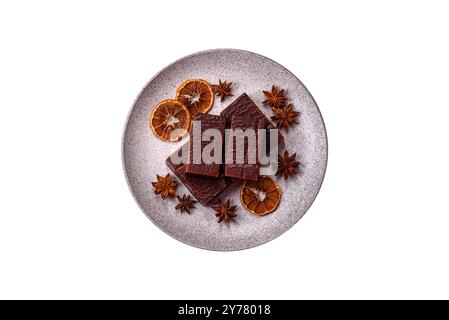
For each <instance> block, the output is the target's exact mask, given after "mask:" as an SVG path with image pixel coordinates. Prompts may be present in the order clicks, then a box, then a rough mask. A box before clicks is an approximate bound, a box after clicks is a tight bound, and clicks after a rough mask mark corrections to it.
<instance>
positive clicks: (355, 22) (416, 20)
mask: <svg viewBox="0 0 449 320" xmlns="http://www.w3.org/2000/svg"><path fill="white" fill-rule="evenodd" d="M445 4H446V2H445V1H403V2H401V1H372V2H367V1H366V2H363V3H362V1H327V2H324V1H310V2H308V3H303V2H299V1H281V0H276V1H273V0H272V1H260V0H259V1H233V0H226V1H194V0H192V1H157V2H156V1H142V2H137V1H121V2H119V1H76V2H70V3H69V2H62V1H38V2H37V1H1V2H0V58H1V59H0V142H1V144H0V146H1V158H0V163H1V166H0V298H158V299H165V298H181V299H184V298H186V299H187V298H189V299H196V298H209V299H212V298H224V299H229V298H234V299H240V298H247V299H259V298H274V299H277V298H296V299H299V298H344V299H346V298H449V273H448V270H449V255H448V245H449V205H448V187H447V182H448V180H449V169H448V165H449V151H448V143H447V138H448V136H449V130H448V127H449V97H448V88H449V81H448V75H449V62H448V61H449V42H448V38H449V37H448V30H449V19H448V12H449V11H448V7H447V5H445ZM220 47H225V48H227V47H228V48H240V49H247V50H250V51H254V52H257V53H261V54H263V55H266V56H268V57H270V58H272V59H274V60H276V61H278V62H279V63H281V64H282V65H284V66H285V67H287V68H288V69H290V70H291V71H292V72H293V73H295V74H296V75H297V76H298V77H299V78H300V79H301V80H302V81H303V83H304V84H305V85H306V86H307V87H308V89H309V90H310V91H311V93H312V94H313V95H314V97H315V98H316V100H317V102H318V105H319V106H320V108H321V111H322V113H323V116H324V120H325V122H326V126H327V130H328V136H329V165H328V171H327V175H326V178H325V181H324V184H323V187H322V189H321V192H320V194H319V196H318V198H317V200H316V202H315V203H314V204H313V206H312V207H311V209H310V210H309V212H308V213H307V214H306V215H305V216H304V218H303V219H302V220H301V221H300V222H299V223H298V224H297V225H295V226H294V227H293V228H292V229H291V230H290V231H288V232H287V233H286V234H284V235H283V236H281V237H280V238H278V239H276V240H274V241H272V242H270V243H268V244H265V245H263V246H260V247H258V248H255V249H251V250H246V251H241V252H230V253H229V252H228V253H223V252H208V251H204V250H199V249H196V248H193V247H189V246H187V245H184V244H182V243H179V242H177V241H176V240H173V239H172V238H170V237H169V236H168V235H166V234H164V233H163V232H162V231H160V230H159V229H158V228H157V227H155V226H154V225H153V224H152V223H151V222H150V221H149V220H148V219H147V218H146V217H145V216H144V214H143V213H141V212H140V210H139V208H138V206H137V204H136V203H135V202H134V200H133V198H132V196H131V194H130V192H129V190H128V187H127V185H126V182H125V179H124V175H123V170H122V164H121V135H122V129H123V125H124V122H125V119H126V116H127V113H128V111H129V108H130V107H131V104H132V102H133V100H134V99H135V97H136V96H137V94H138V93H139V91H140V89H141V88H142V87H143V86H144V85H145V83H146V82H147V81H148V80H149V79H150V78H151V77H152V76H153V75H154V74H155V73H156V72H158V71H159V70H160V69H161V68H163V67H164V66H166V65H167V64H169V63H171V62H172V61H173V60H176V59H178V58H180V57H182V56H184V55H187V54H190V53H193V52H196V51H200V50H204V49H211V48H220Z"/></svg>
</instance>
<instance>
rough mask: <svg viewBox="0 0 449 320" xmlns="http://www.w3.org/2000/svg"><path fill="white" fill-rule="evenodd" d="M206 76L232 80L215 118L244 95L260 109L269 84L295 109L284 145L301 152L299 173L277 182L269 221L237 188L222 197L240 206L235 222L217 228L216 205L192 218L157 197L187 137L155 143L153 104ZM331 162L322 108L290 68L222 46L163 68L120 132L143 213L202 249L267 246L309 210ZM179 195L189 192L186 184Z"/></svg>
mask: <svg viewBox="0 0 449 320" xmlns="http://www.w3.org/2000/svg"><path fill="white" fill-rule="evenodd" d="M190 78H202V79H205V80H207V81H209V82H211V83H216V82H217V81H218V79H219V78H220V79H222V80H227V81H233V82H234V87H233V94H234V97H231V98H228V99H226V100H225V101H224V102H223V103H221V102H220V100H219V99H215V103H214V106H213V107H212V109H211V111H210V113H212V114H219V113H220V112H221V111H222V110H223V109H224V108H225V107H226V106H228V105H229V104H230V103H231V102H232V101H233V100H234V98H236V97H238V96H239V95H240V94H241V93H243V92H246V93H247V94H248V95H249V96H250V97H251V98H252V99H253V100H254V102H255V103H256V104H257V105H258V106H259V107H260V109H261V110H262V111H263V112H265V113H266V114H267V116H270V110H269V109H268V108H265V107H263V106H262V101H263V99H264V96H263V94H262V90H269V89H270V88H271V85H272V84H276V85H278V86H280V87H281V88H285V89H286V91H287V96H288V98H289V100H290V102H292V103H293V104H294V105H295V107H296V108H297V109H298V111H300V112H301V115H300V117H299V121H300V125H297V126H295V127H293V128H292V129H291V130H290V131H289V132H288V134H285V136H286V148H287V150H289V151H290V152H291V153H294V152H296V153H297V154H298V158H299V161H300V162H301V173H300V174H299V175H297V176H296V177H294V178H292V179H289V180H288V181H287V182H285V181H283V180H278V182H279V185H280V186H281V188H282V191H283V194H282V199H281V203H280V205H279V207H278V209H277V210H276V211H275V212H273V213H272V214H269V215H267V216H264V217H257V216H254V215H252V214H251V213H249V212H247V211H246V210H245V209H244V208H243V207H242V206H241V205H240V199H239V189H240V187H239V186H238V185H237V186H234V187H231V188H230V189H229V190H227V191H226V192H225V193H224V194H223V196H222V198H223V199H224V198H228V197H229V198H231V199H232V202H233V203H234V204H237V205H239V207H238V211H237V212H236V213H237V214H238V217H237V218H236V220H235V223H231V224H224V223H220V224H218V223H217V222H216V218H215V216H214V213H213V210H212V209H211V208H205V207H202V206H201V205H200V204H197V205H196V207H197V208H196V209H195V210H194V211H193V213H192V214H190V215H189V214H185V213H184V214H180V213H179V211H176V210H175V209H174V207H175V205H176V200H175V199H171V200H165V201H164V200H162V199H161V198H159V197H158V196H156V195H155V194H154V193H153V187H152V185H151V181H154V180H155V177H156V174H166V173H169V172H170V173H171V171H170V169H169V168H168V167H167V166H166V164H165V159H166V158H167V156H168V155H170V154H171V153H172V152H173V151H175V150H176V149H177V148H179V146H181V145H182V144H184V142H185V141H186V140H183V141H181V142H178V143H168V142H163V141H161V140H159V139H157V138H156V137H155V136H154V135H153V133H152V132H151V130H150V129H149V126H148V116H149V113H150V110H151V109H152V108H153V106H154V105H155V104H156V103H157V102H158V101H160V100H162V99H167V98H174V96H175V90H176V88H177V86H178V85H179V84H180V83H182V82H183V81H184V80H185V79H190ZM326 164H327V138H326V130H325V127H324V123H323V119H322V117H321V114H320V111H319V109H318V107H317V105H316V103H315V101H314V99H313V98H312V96H311V95H310V93H309V92H308V91H307V89H306V88H305V86H304V85H303V84H302V83H301V81H299V80H298V78H296V77H295V75H293V74H292V73H291V72H290V71H288V70H287V69H285V68H284V67H282V66H281V65H279V64H278V63H276V62H274V61H273V60H270V59H268V58H266V57H263V56H261V55H258V54H255V53H252V52H248V51H242V50H233V49H217V50H209V51H204V52H199V53H195V54H193V55H190V56H187V57H185V58H182V59H180V60H178V61H176V62H174V63H173V64H171V65H169V66H168V67H166V68H165V69H163V70H162V71H160V72H159V73H158V74H157V75H156V76H155V77H154V78H153V79H152V80H150V82H149V83H148V84H147V85H146V87H145V88H144V89H143V90H142V92H141V93H140V95H139V97H138V98H137V100H136V101H135V103H134V106H133V107H132V109H131V111H130V113H129V116H128V120H127V123H126V126H125V132H124V135H123V166H124V170H125V175H126V178H127V181H128V184H129V187H130V189H131V192H132V194H133V195H134V198H135V199H136V201H137V203H138V204H139V206H140V207H141V209H142V211H143V212H144V213H145V214H146V215H147V217H148V218H150V219H151V221H153V222H154V224H156V225H157V226H158V227H159V228H160V229H162V230H163V231H165V232H166V233H168V234H169V235H171V236H172V237H174V238H176V239H178V240H180V241H182V242H184V243H187V244H190V245H192V246H196V247H199V248H203V249H209V250H224V251H228V250H240V249H247V248H251V247H255V246H257V245H260V244H263V243H265V242H268V241H270V240H272V239H274V238H276V237H278V236H279V235H281V234H283V233H284V232H285V231H287V230H288V229H290V228H291V227H292V226H293V225H294V224H295V223H296V222H298V220H299V219H300V218H301V217H302V216H303V215H304V214H305V213H306V211H307V210H308V209H309V207H310V205H311V204H312V202H313V201H314V199H315V197H316V196H317V194H318V191H319V189H320V186H321V183H322V181H323V178H324V174H325V171H326ZM177 191H178V193H180V194H183V193H187V194H189V192H188V190H187V189H186V188H185V187H184V186H183V185H182V184H181V185H180V187H178V190H177Z"/></svg>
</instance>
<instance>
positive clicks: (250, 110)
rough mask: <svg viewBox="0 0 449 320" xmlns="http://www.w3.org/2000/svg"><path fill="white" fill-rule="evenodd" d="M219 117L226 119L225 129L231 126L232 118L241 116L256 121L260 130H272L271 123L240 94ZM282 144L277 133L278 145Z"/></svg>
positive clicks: (249, 100)
mask: <svg viewBox="0 0 449 320" xmlns="http://www.w3.org/2000/svg"><path fill="white" fill-rule="evenodd" d="M220 115H221V116H222V117H224V118H225V119H226V128H229V127H230V126H231V122H232V116H241V117H249V118H254V119H257V122H258V124H259V125H260V127H259V128H260V129H274V128H275V126H274V125H273V123H272V122H271V121H270V120H269V119H268V118H267V117H266V116H265V114H264V113H263V112H262V111H261V110H260V109H259V107H258V106H257V105H256V104H255V103H254V101H253V100H251V98H250V97H249V96H248V95H247V94H246V93H242V94H241V95H240V96H239V97H238V98H237V99H235V101H234V102H232V103H231V104H230V105H229V106H228V107H227V108H226V109H224V110H223V111H222V112H221V113H220ZM266 141H267V149H266V150H270V146H269V142H270V138H269V133H268V132H267V140H266ZM283 143H284V137H283V136H282V134H281V133H280V132H279V139H278V145H279V146H281V145H282V144H283Z"/></svg>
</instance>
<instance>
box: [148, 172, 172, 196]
mask: <svg viewBox="0 0 449 320" xmlns="http://www.w3.org/2000/svg"><path fill="white" fill-rule="evenodd" d="M156 177H157V181H155V182H151V184H152V185H153V187H154V193H155V194H160V195H161V197H162V199H167V198H168V197H175V196H176V191H175V189H176V187H177V186H178V183H177V182H176V180H174V179H172V177H171V175H170V174H167V175H166V176H165V177H161V176H159V175H156Z"/></svg>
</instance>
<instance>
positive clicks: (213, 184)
mask: <svg viewBox="0 0 449 320" xmlns="http://www.w3.org/2000/svg"><path fill="white" fill-rule="evenodd" d="M181 149H183V148H181ZM181 149H179V150H178V151H176V152H175V153H177V156H178V157H180V158H181V157H185V159H184V160H187V155H183V154H182V152H181ZM178 162H180V163H179V164H177V163H178ZM165 163H166V164H167V166H168V167H169V168H170V169H171V170H172V171H173V173H174V174H175V175H176V176H177V177H178V179H179V180H181V181H182V183H183V184H184V185H185V186H186V188H187V189H189V191H190V192H191V193H192V195H193V196H194V197H195V198H196V200H198V202H199V203H201V204H202V205H203V206H205V207H207V206H208V205H210V204H212V202H213V201H214V200H215V199H216V198H217V197H218V196H219V195H220V194H221V193H222V192H223V191H224V190H226V188H227V187H229V186H230V185H231V184H232V181H231V180H230V179H228V178H226V177H224V176H223V174H220V175H219V177H218V178H213V177H208V176H200V175H192V174H188V173H186V166H187V165H186V164H185V161H177V162H176V163H175V162H174V161H173V160H172V158H171V156H169V157H168V158H167V160H166V161H165Z"/></svg>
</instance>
